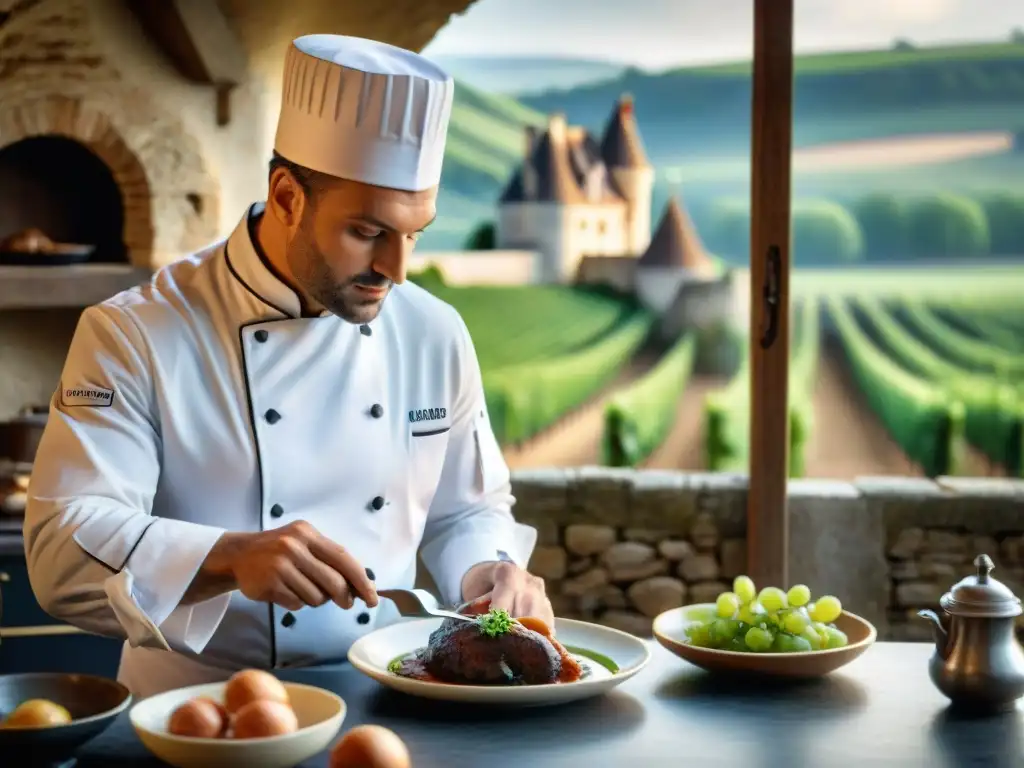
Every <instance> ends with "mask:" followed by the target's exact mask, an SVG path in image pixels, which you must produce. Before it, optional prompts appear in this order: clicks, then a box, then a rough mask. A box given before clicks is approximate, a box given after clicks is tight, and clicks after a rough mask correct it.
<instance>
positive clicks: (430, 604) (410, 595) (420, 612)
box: [377, 589, 476, 621]
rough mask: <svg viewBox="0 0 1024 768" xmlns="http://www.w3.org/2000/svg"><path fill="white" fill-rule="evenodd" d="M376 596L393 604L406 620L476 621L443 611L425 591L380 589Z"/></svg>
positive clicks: (470, 617)
mask: <svg viewBox="0 0 1024 768" xmlns="http://www.w3.org/2000/svg"><path fill="white" fill-rule="evenodd" d="M377 594H378V595H379V596H380V597H386V598H387V599H388V600H390V601H391V602H393V603H394V604H395V606H396V607H397V608H398V612H399V613H400V614H402V616H404V617H406V618H418V619H435V618H436V619H458V620H460V621H475V620H476V619H475V618H473V617H472V616H463V615H462V614H461V613H456V612H455V611H446V610H444V609H443V608H442V607H441V606H440V604H439V603H438V602H437V598H436V597H434V596H433V595H432V594H430V593H429V592H427V591H426V590H425V589H381V590H378V591H377Z"/></svg>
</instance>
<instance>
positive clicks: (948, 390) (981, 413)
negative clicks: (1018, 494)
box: [418, 279, 1024, 477]
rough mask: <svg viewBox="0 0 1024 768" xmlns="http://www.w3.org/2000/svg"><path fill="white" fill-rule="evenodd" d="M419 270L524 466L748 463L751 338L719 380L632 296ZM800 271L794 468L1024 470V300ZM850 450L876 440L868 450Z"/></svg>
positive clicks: (690, 342) (811, 471) (697, 347)
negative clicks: (458, 326)
mask: <svg viewBox="0 0 1024 768" xmlns="http://www.w3.org/2000/svg"><path fill="white" fill-rule="evenodd" d="M418 282H421V284H424V285H425V287H427V288H428V289H429V290H431V291H432V292H434V293H435V294H437V295H438V296H440V297H441V298H443V299H444V300H446V301H448V302H450V303H451V304H453V305H454V306H455V307H456V308H457V309H459V311H460V312H461V314H462V316H463V317H464V318H465V320H466V323H467V326H468V327H469V329H470V333H471V335H472V336H473V339H474V343H475V346H476V349H477V353H478V355H479V358H480V363H481V368H482V372H483V379H484V388H485V392H486V398H487V403H488V408H489V411H490V414H491V420H492V423H493V424H494V428H495V432H496V434H497V436H498V439H499V441H500V442H501V443H502V445H503V446H505V449H506V453H507V458H509V463H510V464H511V465H513V466H524V465H530V464H531V463H532V464H536V463H541V462H542V463H544V464H559V463H563V462H564V463H567V464H569V463H572V464H575V463H592V464H596V463H602V464H606V465H611V466H652V465H656V466H665V465H670V466H677V467H678V468H681V469H690V470H712V471H731V472H743V471H745V470H746V467H747V465H748V462H749V460H750V456H749V454H748V450H747V434H748V431H749V425H750V411H749V402H750V375H749V370H748V365H747V359H748V356H747V349H746V341H745V340H744V339H743V338H742V337H741V336H739V335H738V334H732V338H735V342H734V343H735V344H737V345H739V347H740V350H739V351H740V354H739V355H738V356H737V357H738V359H739V360H740V361H741V363H740V365H739V368H738V370H736V371H735V373H734V374H733V375H732V376H731V377H730V378H729V379H728V380H726V381H723V380H722V379H721V378H720V377H719V378H718V379H714V380H712V379H711V378H710V377H707V376H704V375H703V374H700V373H699V372H698V371H697V370H696V361H697V360H698V359H699V358H700V352H701V346H702V345H703V344H706V343H708V341H707V339H706V338H703V337H700V336H698V335H695V334H690V335H686V336H684V337H682V338H680V339H678V340H677V341H676V343H675V344H673V345H670V346H669V347H668V348H664V346H663V345H662V346H658V345H656V344H653V343H652V342H651V337H652V334H651V330H652V328H653V327H654V325H655V318H654V317H652V316H651V315H650V314H648V313H647V312H645V311H643V310H641V309H639V308H638V307H637V306H636V305H635V304H633V303H632V302H631V301H629V300H626V299H623V298H619V297H615V296H613V295H610V294H607V293H602V292H593V291H588V290H584V289H578V288H573V287H569V286H530V287H483V286H480V287H449V286H446V285H444V284H443V283H442V282H441V281H439V280H426V279H421V280H418ZM794 284H795V285H797V286H798V287H797V290H796V292H795V298H794V303H793V307H792V322H791V333H792V339H791V344H790V353H791V356H792V357H791V362H790V376H789V390H790V391H789V402H790V406H789V408H790V413H789V424H790V435H789V453H790V462H789V467H790V474H791V475H792V476H794V477H800V476H818V477H821V476H833V475H832V474H831V473H845V472H855V473H857V472H859V473H864V474H872V473H879V472H884V473H890V474H919V475H928V476H937V475H943V474H978V473H981V472H984V473H985V474H1006V475H1011V476H1024V304H1022V303H1021V302H1019V301H1014V300H1013V299H1012V298H1011V299H1001V298H999V295H996V294H995V293H993V294H992V297H991V298H988V297H986V298H985V299H977V298H975V299H968V298H963V297H957V293H956V291H955V289H954V290H950V291H949V292H948V296H947V297H946V298H945V299H942V300H940V299H938V298H936V297H935V295H934V292H933V294H932V295H928V296H922V295H915V294H914V293H913V292H912V291H906V292H902V291H898V290H894V291H890V292H888V293H885V292H876V291H868V290H863V291H856V292H847V293H846V294H841V293H836V292H835V291H826V290H812V289H807V288H806V287H805V289H804V290H800V288H799V284H800V281H799V280H795V281H794ZM954 288H955V286H954ZM1002 288H1004V289H1005V285H1004V286H1002ZM899 294H902V295H903V298H895V297H894V296H896V295H899ZM975 295H982V296H984V295H985V292H984V291H982V292H981V293H980V294H975ZM1000 295H1006V294H1005V290H1004V291H1003V292H1002V293H1001V294H1000ZM1010 295H1011V296H1012V293H1011V294H1010ZM716 339H717V340H716V342H715V343H717V344H721V343H722V341H721V339H722V336H721V335H718V336H717V337H716ZM712 381H713V382H714V384H713V385H709V382H712ZM681 419H684V420H685V423H681V422H680V420H681ZM581 441H585V444H581ZM858 445H860V446H861V447H860V448H859V449H858V448H857V446H858ZM668 447H671V449H672V450H673V451H677V452H678V459H677V460H675V461H673V458H672V457H671V456H668V457H666V456H665V452H666V449H667V448H668ZM843 450H848V452H850V453H853V454H855V453H856V452H857V451H858V450H859V451H860V452H861V453H862V454H863V456H862V457H861V458H860V459H859V461H860V463H859V464H858V458H857V457H856V456H853V455H851V456H848V457H843V456H842V452H843ZM826 454H828V455H832V456H833V457H835V456H841V457H842V459H843V460H842V461H839V462H836V461H834V460H833V461H827V460H824V459H823V456H824V455H826ZM883 456H884V457H886V458H885V464H884V465H882V466H879V462H881V461H882V459H881V457H883ZM840 465H841V467H842V468H840Z"/></svg>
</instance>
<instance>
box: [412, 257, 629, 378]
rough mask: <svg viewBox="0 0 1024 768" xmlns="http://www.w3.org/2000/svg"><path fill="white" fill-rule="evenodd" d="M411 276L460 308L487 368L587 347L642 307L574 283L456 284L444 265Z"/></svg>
mask: <svg viewBox="0 0 1024 768" xmlns="http://www.w3.org/2000/svg"><path fill="white" fill-rule="evenodd" d="M410 280H414V281H415V282H416V283H417V284H419V285H421V286H422V287H423V288H426V289H427V290H428V291H430V292H431V293H432V294H434V295H435V296H437V297H438V298H439V299H441V300H442V301H445V302H447V303H449V304H451V305H452V306H453V307H455V308H456V309H457V310H458V311H459V314H460V315H462V318H463V319H464V320H465V322H466V326H467V327H468V328H469V333H470V335H471V336H472V338H473V345H474V346H475V347H476V352H477V356H478V358H479V360H480V367H481V369H482V370H483V371H484V372H485V373H486V372H488V371H492V370H497V369H499V368H505V367H508V366H513V365H520V364H523V363H535V362H538V361H541V360H551V359H555V358H558V357H562V356H564V355H567V354H571V353H574V352H578V351H580V350H583V349H586V348H587V347H588V346H590V345H591V344H593V343H595V342H597V341H599V340H600V339H602V338H604V337H605V336H607V335H608V333H610V332H611V331H612V330H614V329H615V328H616V327H618V326H619V325H621V324H622V323H624V322H627V321H628V320H629V319H630V318H632V317H633V315H634V313H635V312H636V306H635V305H634V304H633V303H632V302H630V301H627V300H624V299H620V298H616V297H613V296H609V295H605V294H602V293H598V292H593V291H587V290H584V289H579V288H576V287H573V286H564V285H521V286H490V285H474V286H451V285H446V284H445V283H444V280H443V277H442V276H441V274H440V272H439V271H438V270H426V271H424V272H422V273H420V274H418V275H415V276H410Z"/></svg>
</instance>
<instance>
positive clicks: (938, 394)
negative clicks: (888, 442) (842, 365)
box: [828, 298, 965, 477]
mask: <svg viewBox="0 0 1024 768" xmlns="http://www.w3.org/2000/svg"><path fill="white" fill-rule="evenodd" d="M828 309H829V314H830V316H831V318H832V321H833V325H834V326H835V330H836V333H837V335H838V337H839V341H840V343H841V344H842V347H843V350H844V352H845V353H846V358H847V360H848V361H849V363H850V368H851V370H852V371H853V375H854V378H855V379H856V380H857V384H858V386H859V388H860V390H861V391H862V392H863V393H864V396H865V397H866V399H867V401H868V403H869V405H870V406H871V409H872V410H873V411H874V412H875V414H876V415H877V416H878V418H879V419H880V420H881V422H882V424H883V425H884V426H885V428H886V430H887V431H888V432H889V434H890V435H891V436H892V438H893V439H894V440H895V441H896V442H897V443H898V444H899V445H900V447H901V448H902V449H903V451H904V452H905V453H906V454H907V456H908V457H909V458H910V459H911V460H912V461H914V462H916V463H917V464H918V465H919V466H920V467H921V469H922V470H923V472H924V473H925V474H926V475H928V476H929V477H936V476H938V475H952V474H956V468H957V467H958V466H960V463H961V461H962V458H963V452H964V447H965V441H964V420H965V417H964V405H963V403H962V402H961V401H960V400H958V399H957V398H955V397H953V396H951V395H950V393H949V392H948V391H947V390H946V389H945V388H943V387H942V386H940V385H938V384H935V383H932V382H930V381H928V380H927V379H924V378H922V377H920V376H916V375H914V374H913V373H910V372H909V371H907V370H906V369H905V368H903V367H902V366H900V365H899V364H898V363H896V362H895V361H894V360H893V359H892V358H891V357H889V356H888V355H886V354H885V352H883V351H882V350H881V349H879V347H878V345H877V344H876V343H875V341H874V340H873V339H872V338H871V337H870V336H869V334H868V333H866V332H865V331H864V329H863V328H862V327H861V325H860V324H859V323H858V322H857V318H856V315H855V313H854V311H853V310H852V309H851V308H850V306H849V305H848V304H847V303H846V302H845V301H844V300H842V299H838V298H831V299H829V300H828Z"/></svg>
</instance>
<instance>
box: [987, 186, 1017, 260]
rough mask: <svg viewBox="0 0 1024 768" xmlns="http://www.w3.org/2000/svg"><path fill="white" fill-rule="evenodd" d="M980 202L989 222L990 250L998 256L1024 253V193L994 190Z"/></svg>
mask: <svg viewBox="0 0 1024 768" xmlns="http://www.w3.org/2000/svg"><path fill="white" fill-rule="evenodd" d="M978 202H979V203H980V204H981V207H982V210H983V211H984V212H985V220H986V221H987V222H988V231H989V238H990V240H991V245H990V248H989V251H990V252H991V253H993V254H995V255H996V256H1020V255H1021V254H1024V195H1022V194H1014V193H1012V192H992V193H989V194H986V195H982V196H981V197H980V198H979V200H978Z"/></svg>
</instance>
